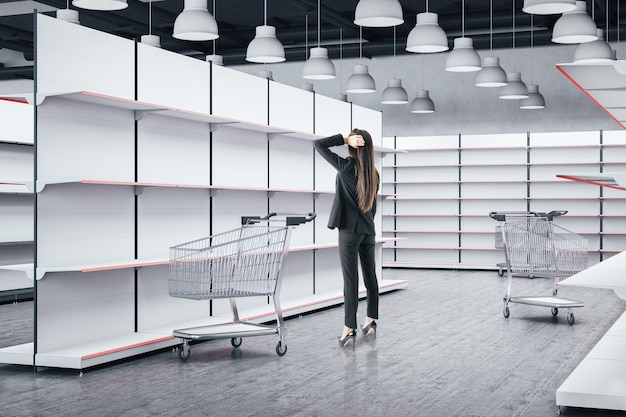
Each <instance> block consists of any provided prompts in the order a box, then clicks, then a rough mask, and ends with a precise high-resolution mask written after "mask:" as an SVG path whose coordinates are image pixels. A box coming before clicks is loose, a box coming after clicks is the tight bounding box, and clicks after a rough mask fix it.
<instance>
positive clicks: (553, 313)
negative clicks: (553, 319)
mask: <svg viewBox="0 0 626 417" xmlns="http://www.w3.org/2000/svg"><path fill="white" fill-rule="evenodd" d="M550 311H552V315H553V316H556V315H557V314H559V309H558V308H556V307H553V308H552V310H550Z"/></svg>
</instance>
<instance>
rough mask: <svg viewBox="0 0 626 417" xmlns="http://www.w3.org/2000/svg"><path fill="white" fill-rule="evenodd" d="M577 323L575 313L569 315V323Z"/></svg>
mask: <svg viewBox="0 0 626 417" xmlns="http://www.w3.org/2000/svg"><path fill="white" fill-rule="evenodd" d="M575 321H576V318H575V317H574V313H569V314H568V315H567V322H568V323H569V324H570V326H571V325H573V324H574V322H575Z"/></svg>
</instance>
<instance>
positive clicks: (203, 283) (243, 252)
mask: <svg viewBox="0 0 626 417" xmlns="http://www.w3.org/2000/svg"><path fill="white" fill-rule="evenodd" d="M275 216H280V217H278V218H276V217H275ZM315 216H316V215H315V213H308V214H307V215H297V214H294V213H270V214H268V215H267V216H264V217H259V216H252V217H242V219H241V227H239V228H237V229H233V230H229V231H227V232H223V233H220V234H215V235H212V236H209V237H206V238H203V239H198V240H194V241H191V242H187V243H183V244H180V245H177V246H173V247H171V248H170V274H169V294H170V296H172V297H179V298H187V299H191V300H213V299H219V298H228V299H230V306H231V309H232V313H233V321H232V322H229V323H224V324H213V325H207V326H199V327H192V328H186V329H179V330H174V332H173V335H174V337H177V338H180V339H182V347H181V349H179V351H178V357H179V358H180V359H181V360H183V361H185V360H187V359H189V355H190V348H189V343H190V342H191V341H194V342H195V341H204V340H213V339H224V338H230V339H231V344H232V346H233V347H234V348H239V347H240V346H241V343H242V337H247V336H263V335H271V334H278V336H279V341H278V344H277V345H276V353H277V354H278V355H279V356H283V355H284V354H285V353H287V344H286V343H285V334H284V330H285V325H284V320H283V315H282V310H281V308H280V300H279V297H280V287H281V281H282V275H281V270H282V267H283V266H284V263H285V259H286V257H287V252H288V248H289V241H290V237H291V232H292V230H293V229H294V228H295V227H296V226H298V225H300V224H302V223H307V222H310V221H312V220H313V219H314V218H315ZM257 296H272V298H273V300H274V310H275V313H276V325H269V324H255V323H250V322H242V321H240V319H239V313H238V310H237V303H236V301H235V299H236V298H238V297H257Z"/></svg>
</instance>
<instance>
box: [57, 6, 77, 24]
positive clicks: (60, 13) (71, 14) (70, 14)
mask: <svg viewBox="0 0 626 417" xmlns="http://www.w3.org/2000/svg"><path fill="white" fill-rule="evenodd" d="M56 17H57V19H59V20H65V21H66V22H69V23H74V24H77V25H80V18H79V16H78V10H72V9H70V0H67V5H66V8H65V9H59V10H57V13H56Z"/></svg>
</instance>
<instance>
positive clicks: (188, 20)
mask: <svg viewBox="0 0 626 417" xmlns="http://www.w3.org/2000/svg"><path fill="white" fill-rule="evenodd" d="M172 36H173V37H175V38H176V39H182V40H185V41H211V40H213V39H217V38H219V34H218V31H217V22H216V21H215V18H214V17H213V15H211V13H209V10H208V9H207V0H185V3H184V8H183V11H182V12H180V14H179V15H178V17H177V18H176V20H175V21H174V32H173V34H172Z"/></svg>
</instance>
